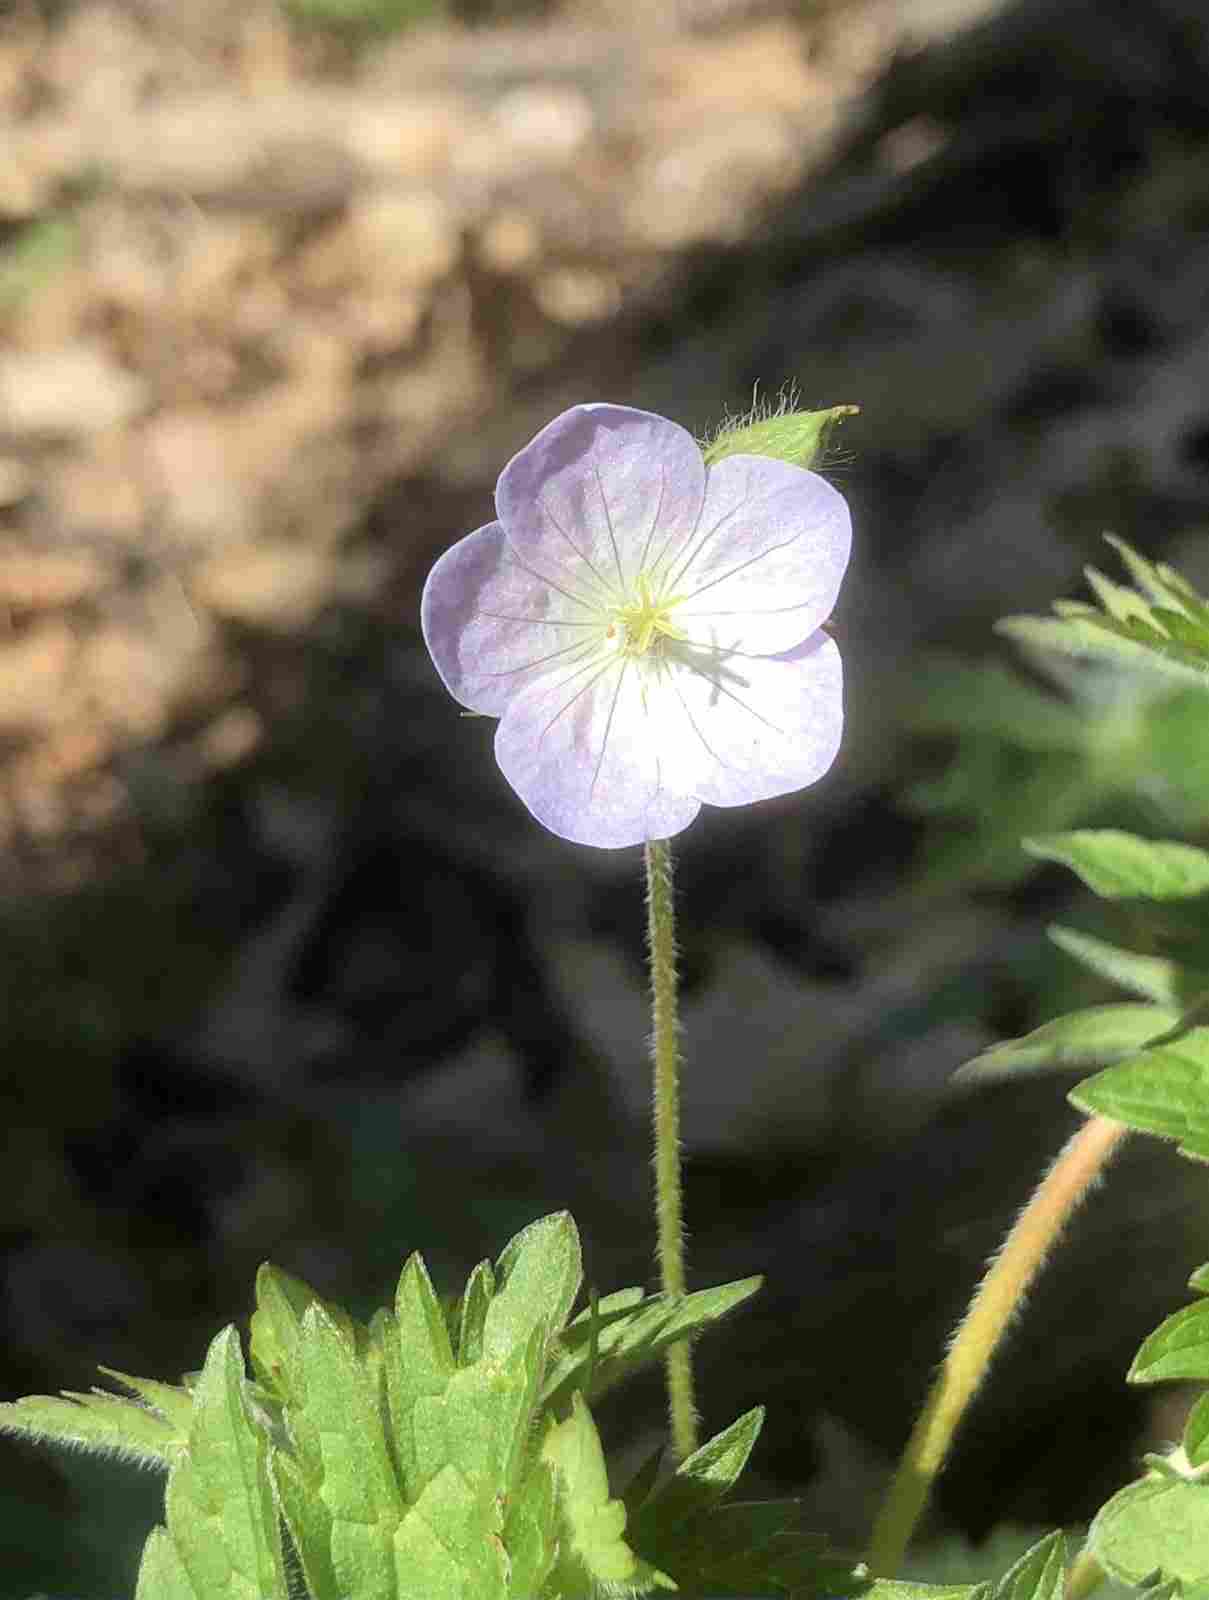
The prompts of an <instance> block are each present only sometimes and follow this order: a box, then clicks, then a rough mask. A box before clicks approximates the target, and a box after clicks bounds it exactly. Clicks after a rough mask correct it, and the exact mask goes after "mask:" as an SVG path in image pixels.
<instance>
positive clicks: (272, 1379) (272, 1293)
mask: <svg viewBox="0 0 1209 1600" xmlns="http://www.w3.org/2000/svg"><path fill="white" fill-rule="evenodd" d="M313 1305H321V1306H323V1307H324V1308H325V1310H326V1311H327V1313H328V1316H329V1317H330V1318H331V1320H332V1321H333V1322H334V1323H335V1324H336V1326H337V1327H339V1328H340V1329H342V1330H343V1332H344V1333H345V1335H346V1337H347V1338H348V1339H349V1340H350V1341H351V1342H352V1343H353V1344H354V1346H355V1347H356V1348H357V1349H359V1350H362V1351H365V1350H366V1349H367V1347H368V1344H369V1336H368V1333H367V1331H366V1329H365V1328H363V1327H361V1325H360V1324H359V1323H357V1322H356V1321H355V1320H354V1318H352V1317H350V1316H349V1314H348V1312H347V1311H345V1310H344V1309H343V1308H342V1307H340V1306H337V1305H333V1304H332V1303H331V1302H330V1301H327V1300H324V1299H323V1298H322V1296H321V1295H319V1294H317V1293H316V1292H315V1290H314V1289H312V1288H311V1286H310V1284H309V1283H304V1282H303V1280H302V1279H301V1278H295V1277H294V1276H293V1274H292V1273H289V1272H283V1271H282V1270H281V1268H280V1267H274V1266H271V1265H270V1264H269V1263H268V1262H267V1261H266V1262H265V1263H264V1265H263V1266H262V1267H261V1268H260V1270H259V1271H258V1272H257V1274H256V1310H255V1311H254V1312H253V1313H252V1322H251V1338H250V1340H249V1342H248V1354H249V1356H250V1358H251V1362H252V1370H253V1372H254V1373H255V1374H256V1376H257V1378H258V1379H259V1380H260V1382H261V1383H262V1384H263V1385H264V1387H265V1389H266V1390H267V1391H268V1392H269V1394H270V1395H272V1396H274V1397H275V1398H277V1399H279V1400H285V1399H287V1398H288V1397H289V1391H290V1383H291V1379H292V1378H293V1376H294V1375H295V1374H296V1370H297V1368H296V1360H297V1351H298V1341H299V1338H300V1336H301V1332H302V1319H303V1317H304V1316H305V1315H306V1312H307V1309H308V1307H310V1306H313Z"/></svg>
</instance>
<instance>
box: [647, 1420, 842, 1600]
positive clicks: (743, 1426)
mask: <svg viewBox="0 0 1209 1600" xmlns="http://www.w3.org/2000/svg"><path fill="white" fill-rule="evenodd" d="M763 1420H764V1412H763V1409H762V1408H757V1409H756V1410H754V1411H749V1412H747V1413H746V1414H745V1415H744V1416H742V1417H740V1418H739V1419H738V1420H737V1421H736V1422H733V1423H732V1424H731V1426H730V1427H729V1428H726V1429H724V1430H723V1432H722V1433H720V1434H718V1435H717V1436H716V1437H715V1438H713V1439H711V1440H710V1441H709V1442H708V1443H707V1444H704V1445H702V1446H701V1448H700V1449H699V1450H696V1451H694V1453H693V1454H692V1455H691V1456H689V1457H688V1459H687V1460H686V1461H683V1462H681V1464H680V1465H679V1466H678V1467H677V1468H676V1471H675V1473H674V1474H673V1475H672V1477H671V1478H669V1479H668V1480H667V1481H666V1482H665V1483H663V1484H661V1485H660V1486H659V1487H658V1488H657V1489H655V1490H654V1491H653V1492H652V1493H651V1494H649V1495H648V1496H647V1497H646V1498H645V1499H644V1500H643V1501H642V1503H641V1504H640V1505H639V1506H638V1509H637V1510H636V1512H635V1515H634V1517H633V1519H632V1521H631V1531H630V1543H631V1544H632V1545H633V1547H634V1549H635V1550H637V1551H639V1552H640V1554H641V1555H642V1556H643V1557H644V1558H645V1559H646V1560H647V1561H649V1562H651V1563H652V1564H653V1565H655V1566H657V1567H659V1568H660V1569H661V1570H662V1571H664V1572H666V1573H667V1574H668V1575H669V1577H671V1578H673V1579H674V1580H675V1582H676V1583H677V1585H679V1586H680V1587H681V1588H682V1589H684V1590H686V1591H688V1592H690V1593H692V1594H694V1595H728V1596H729V1595H734V1594H737V1593H740V1592H742V1593H760V1594H767V1593H775V1594H782V1593H792V1594H794V1595H805V1594H810V1593H827V1594H831V1595H842V1594H849V1593H855V1592H857V1591H859V1590H860V1588H861V1584H860V1583H859V1582H858V1581H855V1580H854V1579H853V1577H852V1572H851V1567H850V1566H849V1565H848V1564H847V1563H844V1562H840V1561H837V1560H835V1559H834V1558H831V1557H827V1556H826V1555H825V1554H824V1541H823V1540H821V1539H818V1538H815V1537H813V1536H810V1535H806V1534H803V1533H802V1532H801V1531H800V1529H799V1523H800V1517H801V1508H800V1505H799V1503H798V1502H797V1501H796V1500H780V1501H767V1502H753V1503H750V1504H746V1503H737V1504H733V1505H720V1504H719V1501H721V1500H722V1498H723V1497H724V1496H725V1495H726V1494H727V1493H728V1492H729V1491H730V1489H731V1488H732V1487H733V1486H734V1484H735V1482H736V1480H737V1479H738V1478H739V1476H740V1474H741V1473H742V1471H743V1469H744V1467H745V1466H746V1465H747V1461H748V1458H749V1456H750V1454H751V1451H752V1448H753V1446H754V1445H755V1442H756V1439H757V1438H758V1436H759V1432H760V1427H761V1424H762V1422H763ZM631 1493H633V1486H631ZM630 1503H633V1501H631V1502H630Z"/></svg>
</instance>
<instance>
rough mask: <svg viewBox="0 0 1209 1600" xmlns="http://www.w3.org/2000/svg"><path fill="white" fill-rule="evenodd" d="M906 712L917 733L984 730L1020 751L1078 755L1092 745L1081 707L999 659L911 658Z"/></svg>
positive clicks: (1091, 734)
mask: <svg viewBox="0 0 1209 1600" xmlns="http://www.w3.org/2000/svg"><path fill="white" fill-rule="evenodd" d="M905 715H906V720H907V724H908V726H909V727H910V728H911V729H912V730H913V731H914V732H916V733H925V734H931V733H944V734H959V735H962V736H964V737H965V738H966V739H968V738H969V736H970V735H971V734H978V735H984V736H985V735H988V734H989V735H991V736H993V738H995V739H996V740H999V741H1001V742H1002V743H1004V744H1009V745H1015V746H1017V747H1019V748H1020V749H1023V750H1039V751H1046V752H1049V751H1055V750H1058V751H1066V752H1068V753H1071V754H1082V753H1085V752H1086V751H1088V750H1089V749H1090V748H1092V746H1093V744H1094V735H1093V733H1092V725H1091V724H1090V723H1089V721H1088V718H1087V716H1086V715H1085V713H1084V712H1083V711H1082V710H1081V709H1079V708H1077V707H1075V706H1073V705H1069V704H1067V703H1066V702H1065V701H1062V700H1060V699H1058V697H1057V696H1056V695H1054V694H1051V693H1050V692H1048V691H1047V690H1045V689H1041V688H1038V687H1037V686H1036V685H1034V684H1032V683H1030V682H1029V681H1028V680H1027V679H1026V678H1024V677H1023V676H1022V675H1021V674H1020V673H1018V672H1013V671H1012V669H1011V668H1010V667H1007V666H1004V665H1003V663H1002V662H998V661H966V660H964V659H962V658H961V657H959V656H953V655H948V654H942V653H939V652H938V653H936V654H933V655H928V656H925V657H924V658H923V659H922V660H921V661H918V662H913V663H912V668H911V700H910V705H909V707H908V708H907V711H906V713H905Z"/></svg>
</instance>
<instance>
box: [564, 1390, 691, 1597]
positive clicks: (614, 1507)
mask: <svg viewBox="0 0 1209 1600" xmlns="http://www.w3.org/2000/svg"><path fill="white" fill-rule="evenodd" d="M541 1459H542V1460H543V1461H545V1462H547V1463H548V1464H549V1465H550V1466H551V1467H552V1468H553V1469H554V1473H555V1477H556V1480H557V1486H558V1502H557V1504H558V1515H559V1524H560V1539H559V1549H558V1556H557V1560H556V1562H555V1566H554V1570H553V1572H552V1574H551V1576H550V1578H549V1580H548V1582H547V1587H546V1593H547V1594H549V1596H550V1597H551V1600H554V1597H555V1596H558V1595H567V1596H579V1595H584V1596H587V1595H591V1594H593V1593H595V1590H596V1586H598V1585H599V1586H602V1587H603V1586H605V1585H609V1584H616V1585H622V1584H624V1585H626V1586H627V1587H628V1589H629V1590H630V1591H631V1592H634V1593H644V1592H645V1591H646V1590H648V1589H652V1588H662V1589H669V1588H672V1587H674V1585H673V1584H672V1582H671V1580H670V1579H669V1578H667V1577H666V1576H665V1575H664V1574H663V1573H661V1572H658V1571H656V1570H654V1569H653V1568H650V1567H648V1566H647V1564H646V1563H644V1562H642V1561H640V1560H639V1558H638V1557H637V1556H636V1555H635V1554H634V1551H633V1550H632V1549H631V1548H630V1546H629V1545H628V1544H627V1543H626V1541H625V1539H624V1537H623V1535H624V1533H625V1524H626V1512H625V1507H624V1505H622V1503H621V1501H620V1500H613V1499H610V1497H609V1481H608V1474H607V1472H606V1470H605V1460H604V1452H603V1450H602V1449H601V1447H600V1436H599V1434H598V1433H597V1431H596V1424H595V1423H594V1422H593V1421H592V1414H591V1412H590V1411H589V1410H588V1408H587V1405H586V1404H585V1403H584V1400H583V1397H582V1396H581V1395H579V1394H575V1395H573V1396H572V1399H571V1413H570V1415H569V1416H568V1417H567V1419H566V1421H565V1422H552V1423H551V1425H550V1427H549V1428H548V1430H547V1432H546V1436H545V1438H544V1440H543V1441H542V1447H541Z"/></svg>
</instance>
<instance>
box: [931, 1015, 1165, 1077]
mask: <svg viewBox="0 0 1209 1600" xmlns="http://www.w3.org/2000/svg"><path fill="white" fill-rule="evenodd" d="M1180 1015H1181V1013H1180V1011H1179V1008H1178V1007H1176V1006H1154V1005H1141V1004H1138V1003H1137V1002H1129V1003H1123V1004H1120V1005H1109V1006H1089V1007H1088V1009H1087V1010H1085V1011H1072V1012H1071V1013H1070V1014H1069V1016H1065V1017H1057V1018H1055V1020H1054V1021H1053V1022H1046V1023H1043V1024H1042V1025H1041V1027H1039V1028H1034V1030H1033V1031H1032V1033H1026V1034H1024V1035H1023V1037H1022V1038H1019V1039H1005V1040H1004V1041H1003V1043H1002V1044H996V1045H992V1046H991V1048H990V1049H989V1050H984V1051H983V1052H982V1053H981V1055H977V1056H975V1057H974V1058H973V1060H972V1061H967V1062H966V1063H965V1064H964V1066H961V1067H959V1068H958V1069H957V1072H956V1073H955V1074H954V1076H955V1077H956V1078H957V1079H959V1080H960V1079H972V1078H998V1077H1002V1076H1004V1075H1006V1074H1009V1073H1015V1072H1022V1071H1023V1072H1038V1071H1069V1070H1070V1069H1071V1068H1073V1067H1090V1066H1097V1065H1101V1064H1103V1063H1105V1062H1111V1061H1118V1060H1121V1059H1122V1058H1123V1057H1125V1056H1129V1055H1132V1054H1133V1053H1134V1052H1135V1051H1137V1050H1138V1049H1140V1048H1141V1047H1142V1046H1143V1045H1145V1044H1147V1043H1148V1042H1149V1041H1150V1040H1152V1039H1157V1038H1159V1037H1160V1035H1162V1034H1165V1033H1168V1032H1170V1030H1171V1029H1172V1028H1174V1027H1175V1025H1176V1024H1177V1023H1178V1022H1179V1020H1180Z"/></svg>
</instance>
